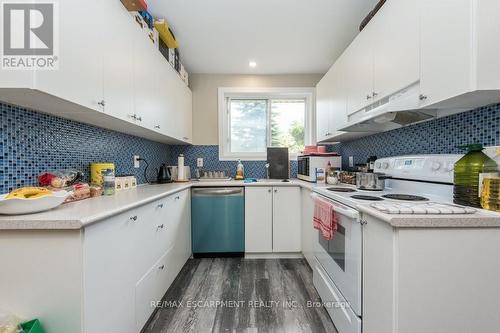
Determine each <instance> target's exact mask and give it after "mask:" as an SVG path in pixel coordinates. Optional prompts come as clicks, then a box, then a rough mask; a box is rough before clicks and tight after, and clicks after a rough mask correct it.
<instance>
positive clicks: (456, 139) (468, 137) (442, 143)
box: [329, 104, 500, 168]
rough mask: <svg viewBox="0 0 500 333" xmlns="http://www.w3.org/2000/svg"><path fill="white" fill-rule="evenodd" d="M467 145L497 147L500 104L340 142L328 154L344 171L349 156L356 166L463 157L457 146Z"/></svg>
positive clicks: (461, 150)
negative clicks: (382, 160)
mask: <svg viewBox="0 0 500 333" xmlns="http://www.w3.org/2000/svg"><path fill="white" fill-rule="evenodd" d="M469 143H482V144H483V146H498V145H500V104H495V105H489V106H484V107H481V108H478V109H475V110H472V111H467V112H463V113H458V114H454V115H451V116H447V117H443V118H439V119H436V120H431V121H427V122H423V123H420V124H416V125H412V126H408V127H403V128H398V129H395V130H392V131H388V132H384V133H378V134H374V135H371V136H367V137H364V138H360V139H357V140H353V141H349V142H343V143H341V144H337V145H332V146H329V150H330V151H337V152H339V153H340V154H341V155H342V156H343V158H342V164H343V167H344V168H347V167H348V163H349V161H348V156H353V157H354V163H355V164H357V163H365V162H366V159H367V158H368V157H369V156H377V157H389V156H399V155H409V154H456V153H465V150H463V149H460V148H458V146H460V145H464V144H469Z"/></svg>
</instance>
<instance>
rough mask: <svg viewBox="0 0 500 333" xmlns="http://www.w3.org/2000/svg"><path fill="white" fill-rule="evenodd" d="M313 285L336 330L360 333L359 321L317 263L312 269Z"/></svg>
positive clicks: (345, 332)
mask: <svg viewBox="0 0 500 333" xmlns="http://www.w3.org/2000/svg"><path fill="white" fill-rule="evenodd" d="M313 283H314V287H315V288H316V290H318V293H319V296H320V297H321V300H322V302H323V303H324V304H325V305H324V306H325V308H326V310H327V312H328V314H329V315H330V317H331V318H332V321H333V323H334V324H335V327H336V328H337V330H338V331H339V332H342V333H361V319H360V318H359V317H358V316H356V314H355V313H354V311H352V309H351V308H350V306H349V303H348V302H347V301H346V300H345V298H344V297H343V296H342V294H341V293H340V291H339V290H338V289H337V288H336V287H335V285H334V283H333V282H332V280H331V279H330V278H329V277H328V276H327V274H326V272H325V271H324V270H323V268H322V267H321V266H320V264H319V263H318V262H317V261H316V263H315V265H314V269H313Z"/></svg>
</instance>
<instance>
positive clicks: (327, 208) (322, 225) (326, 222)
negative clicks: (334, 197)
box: [313, 196, 337, 240]
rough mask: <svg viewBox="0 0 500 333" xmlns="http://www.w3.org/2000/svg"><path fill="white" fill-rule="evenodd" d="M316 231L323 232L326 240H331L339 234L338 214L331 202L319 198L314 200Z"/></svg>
mask: <svg viewBox="0 0 500 333" xmlns="http://www.w3.org/2000/svg"><path fill="white" fill-rule="evenodd" d="M313 225H314V229H317V230H319V231H321V235H322V236H323V238H324V239H326V240H331V239H332V238H333V235H334V234H335V232H337V214H336V213H335V207H334V206H333V204H332V203H331V202H329V201H328V200H325V199H323V198H321V197H319V196H317V197H316V198H314V217H313Z"/></svg>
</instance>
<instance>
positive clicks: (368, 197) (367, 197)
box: [351, 194, 384, 201]
mask: <svg viewBox="0 0 500 333" xmlns="http://www.w3.org/2000/svg"><path fill="white" fill-rule="evenodd" d="M351 198H353V199H358V200H367V201H382V200H384V199H382V198H381V197H376V196H373V195H362V194H355V195H351Z"/></svg>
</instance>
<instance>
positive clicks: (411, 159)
mask: <svg viewBox="0 0 500 333" xmlns="http://www.w3.org/2000/svg"><path fill="white" fill-rule="evenodd" d="M462 156H463V155H414V156H398V157H389V158H382V159H378V160H377V161H376V162H375V170H374V171H375V172H380V173H384V174H386V175H388V176H391V177H392V178H389V179H386V180H385V185H386V186H385V189H384V190H383V191H366V190H357V189H356V187H355V186H352V185H336V186H333V185H332V186H326V187H323V188H316V189H315V190H314V192H315V194H314V195H321V196H322V197H324V198H326V199H328V200H329V201H330V202H331V203H332V204H333V206H334V209H335V212H336V215H337V220H338V221H337V232H336V233H335V235H334V236H333V238H332V239H331V240H329V241H328V240H325V239H324V238H323V237H322V236H321V234H320V233H318V236H317V241H316V242H315V245H314V247H315V249H314V255H315V258H316V263H317V265H315V267H313V272H314V273H313V274H314V277H313V281H314V285H315V287H316V289H317V290H318V292H319V295H320V296H321V299H322V301H323V303H324V304H325V307H326V309H327V311H328V312H329V314H330V316H331V317H332V320H333V322H334V323H335V326H336V327H337V330H338V331H339V333H360V332H361V326H362V255H363V253H362V251H363V248H362V247H363V245H362V244H363V241H362V237H363V236H362V234H363V231H362V228H363V223H364V222H363V221H362V219H361V213H360V212H359V210H358V209H357V208H358V207H359V205H371V206H372V207H373V208H375V209H379V210H381V211H383V210H384V209H385V210H386V211H385V212H386V213H401V214H403V213H404V214H431V213H432V214H443V213H444V214H452V213H454V212H453V211H451V210H453V209H456V210H457V212H459V211H460V209H464V210H467V213H474V212H475V210H474V209H471V208H468V209H466V208H462V207H459V206H456V205H453V204H452V203H453V168H454V164H455V162H457V161H458V160H459V159H460V158H461V157H462ZM377 207H378V208H377ZM439 207H441V208H439ZM453 207H454V208H453ZM448 209H450V211H448ZM457 212H455V213H457ZM460 213H464V212H463V211H460Z"/></svg>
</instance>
